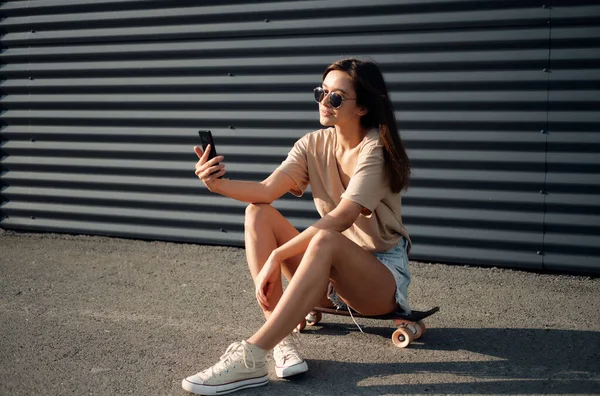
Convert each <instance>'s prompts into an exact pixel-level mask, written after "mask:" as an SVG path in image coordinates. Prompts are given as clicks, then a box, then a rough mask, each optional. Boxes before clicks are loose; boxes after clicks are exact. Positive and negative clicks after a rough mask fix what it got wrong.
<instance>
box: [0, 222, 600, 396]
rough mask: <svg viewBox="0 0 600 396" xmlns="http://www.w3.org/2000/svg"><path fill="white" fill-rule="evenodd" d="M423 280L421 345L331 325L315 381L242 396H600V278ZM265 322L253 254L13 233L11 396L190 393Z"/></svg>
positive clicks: (8, 275)
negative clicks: (197, 377)
mask: <svg viewBox="0 0 600 396" xmlns="http://www.w3.org/2000/svg"><path fill="white" fill-rule="evenodd" d="M410 267H411V271H412V275H413V283H412V284H411V286H410V288H409V300H410V302H411V304H412V305H413V307H414V308H415V309H428V308H430V307H433V306H440V309H441V310H440V312H438V313H436V314H435V315H433V316H432V317H430V318H428V319H427V320H426V323H427V325H428V331H427V333H426V334H425V335H424V336H423V337H422V338H421V339H420V340H418V341H417V342H415V343H413V344H411V345H410V346H409V347H408V348H406V349H399V348H397V347H395V346H394V345H393V344H392V342H391V334H392V332H393V331H394V327H393V323H391V322H390V321H377V320H372V319H358V323H359V324H360V325H361V327H362V328H363V331H364V332H365V333H364V334H363V333H361V332H360V331H359V330H358V328H357V327H356V326H355V325H354V323H353V322H352V320H351V319H350V318H347V317H341V316H331V315H325V316H324V318H323V322H322V323H320V324H319V325H317V326H314V327H309V328H307V330H305V331H304V332H303V333H302V336H301V342H302V344H301V349H302V351H303V354H304V356H305V358H306V359H307V361H308V365H309V371H308V372H307V373H305V374H302V375H300V376H297V377H295V378H293V379H290V380H282V379H278V378H276V377H275V373H274V368H273V366H272V365H273V361H272V358H271V357H269V364H270V373H269V376H270V378H271V381H270V383H269V385H267V386H264V387H261V388H255V389H253V390H247V391H241V392H238V393H235V394H237V395H250V394H264V395H308V394H310V395H379V394H390V395H406V394H411V395H412V394H423V395H433V394H445V395H448V394H449V395H458V394H460V395H467V394H469V395H492V394H497V395H509V394H510V395H538V394H556V395H576V394H577V395H579V394H600V279H598V278H594V277H587V276H574V275H565V274H541V273H535V272H526V271H518V270H508V269H499V268H477V267H470V266H457V265H443V264H425V263H416V262H411V264H410ZM262 322H263V318H262V315H261V313H260V310H259V308H258V305H257V303H256V301H255V299H254V288H253V284H252V280H251V278H250V275H249V273H248V270H247V266H246V263H245V258H244V250H243V249H239V248H230V247H216V246H201V245H194V244H179V243H166V242H150V241H137V240H127V239H118V238H106V237H97V236H71V235H58V234H27V233H15V232H9V231H4V230H0V395H3V396H4V395H37V394H40V395H119V394H133V395H186V394H187V393H185V392H184V391H183V390H182V389H181V388H180V384H181V379H182V378H184V377H186V376H188V375H191V374H193V373H195V372H197V371H199V370H201V369H204V368H207V367H209V366H211V365H212V364H214V363H215V362H216V361H217V360H218V359H219V357H220V356H221V354H223V353H224V351H225V349H226V348H227V346H228V345H229V344H230V343H232V342H234V341H239V340H242V339H245V338H248V337H249V336H250V335H251V334H252V333H253V332H254V331H255V330H256V329H258V328H259V327H260V325H261V323H262Z"/></svg>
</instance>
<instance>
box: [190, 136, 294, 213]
mask: <svg viewBox="0 0 600 396" xmlns="http://www.w3.org/2000/svg"><path fill="white" fill-rule="evenodd" d="M194 151H195V152H196V155H197V156H198V162H197V163H196V175H197V176H198V178H199V179H200V180H202V181H203V182H204V184H205V185H206V187H207V188H208V189H209V190H210V191H212V192H214V193H217V194H220V195H224V196H226V197H229V198H233V199H235V200H238V201H242V202H248V203H268V204H270V203H271V202H273V201H275V200H276V199H277V198H279V197H281V196H282V195H283V194H285V193H286V192H288V191H289V190H290V189H291V188H292V187H294V185H295V183H294V180H293V179H292V178H291V177H289V176H288V175H286V174H285V173H283V172H278V171H275V172H273V173H272V174H271V175H270V176H269V177H268V178H267V179H265V180H264V181H262V182H253V181H243V180H229V179H219V177H221V176H223V175H224V174H225V165H224V164H223V159H224V157H223V156H222V155H220V156H217V157H215V158H213V159H212V160H210V161H207V158H208V153H209V152H210V146H209V147H207V149H206V152H204V153H203V152H202V149H200V148H199V147H194ZM218 163H220V164H219V165H217V164H218Z"/></svg>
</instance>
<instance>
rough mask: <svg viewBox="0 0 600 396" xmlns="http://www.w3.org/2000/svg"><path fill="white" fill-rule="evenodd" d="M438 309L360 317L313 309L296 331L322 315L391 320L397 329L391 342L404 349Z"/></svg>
mask: <svg viewBox="0 0 600 396" xmlns="http://www.w3.org/2000/svg"><path fill="white" fill-rule="evenodd" d="M439 310H440V307H434V308H432V309H430V310H429V311H412V312H411V313H410V314H406V313H404V312H390V313H388V314H385V315H376V316H369V315H362V314H360V313H358V312H356V311H354V310H352V315H350V312H349V311H348V310H343V309H335V308H326V307H315V308H314V309H313V310H312V311H311V312H310V313H309V314H308V315H307V316H306V318H305V319H304V320H303V321H302V322H300V324H299V325H298V331H302V330H304V329H305V328H306V326H307V325H308V326H314V325H316V324H317V323H319V322H320V321H321V319H322V318H323V314H324V313H326V314H329V315H341V316H353V317H355V318H366V319H377V320H393V321H394V323H395V325H396V326H397V327H398V328H397V329H396V331H394V334H392V342H393V343H394V345H396V346H397V347H398V348H406V347H407V346H409V345H410V343H411V342H413V341H414V340H418V339H419V338H421V336H422V335H423V334H424V333H425V331H426V330H427V327H426V326H425V323H423V319H425V318H427V317H429V316H431V315H433V314H434V313H436V312H438V311H439Z"/></svg>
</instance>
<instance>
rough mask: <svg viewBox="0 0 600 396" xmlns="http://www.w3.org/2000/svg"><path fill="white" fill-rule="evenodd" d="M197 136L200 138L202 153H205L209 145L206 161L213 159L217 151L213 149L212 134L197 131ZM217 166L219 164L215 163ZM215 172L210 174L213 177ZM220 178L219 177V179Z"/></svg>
mask: <svg viewBox="0 0 600 396" xmlns="http://www.w3.org/2000/svg"><path fill="white" fill-rule="evenodd" d="M198 135H199V136H200V143H201V144H202V151H206V148H207V147H208V145H209V144H210V153H208V159H207V161H210V160H211V159H213V158H215V157H216V156H217V155H218V154H217V149H216V148H215V141H214V140H213V137H212V133H211V132H210V131H198ZM217 165H219V163H217ZM215 173H216V172H213V173H211V175H214V174H215ZM221 177H222V176H220V177H219V179H220V178H221Z"/></svg>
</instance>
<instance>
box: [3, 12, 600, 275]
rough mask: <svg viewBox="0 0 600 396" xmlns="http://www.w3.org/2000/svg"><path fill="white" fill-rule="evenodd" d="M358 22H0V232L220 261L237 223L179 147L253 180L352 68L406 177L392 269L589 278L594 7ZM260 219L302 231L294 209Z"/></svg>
mask: <svg viewBox="0 0 600 396" xmlns="http://www.w3.org/2000/svg"><path fill="white" fill-rule="evenodd" d="M567 3H568V4H567ZM175 4H177V7H174V5H175ZM198 4H202V6H198ZM365 4H367V2H365V1H363V0H360V1H359V0H345V1H341V0H339V1H289V2H283V1H253V2H245V3H244V2H242V1H203V2H194V1H178V2H173V1H164V0H163V1H154V0H145V1H139V0H137V1H135V0H112V1H111V0H98V1H93V0H87V1H84V0H70V1H67V0H48V1H14V2H4V3H1V5H0V14H1V15H2V17H3V19H2V22H1V23H0V28H1V29H2V32H3V36H2V40H1V43H2V46H3V52H2V56H1V59H0V61H1V62H2V65H1V66H2V67H1V69H0V74H1V78H2V86H1V90H2V95H3V96H2V102H1V104H2V116H1V119H2V131H1V133H2V177H1V182H2V199H3V202H2V207H1V210H2V212H1V214H2V215H3V218H2V220H1V223H0V225H1V226H2V227H3V228H6V229H24V230H40V231H57V232H71V233H89V234H106V235H115V236H126V237H135V238H152V239H154V238H156V239H165V240H174V241H192V242H201V243H215V244H231V245H242V244H243V215H244V207H245V205H243V204H241V203H237V202H235V201H233V200H230V199H228V198H223V197H220V196H216V195H213V194H211V193H209V192H208V191H207V190H206V189H204V188H203V186H202V184H201V183H200V182H199V181H198V180H197V179H196V178H195V176H194V173H193V170H194V168H193V165H194V163H195V154H194V153H193V151H192V146H193V145H195V144H198V139H197V133H196V131H197V130H199V129H211V130H212V131H213V134H214V136H215V139H216V142H217V145H218V150H219V152H220V153H222V154H224V155H225V156H226V163H227V165H228V171H229V174H228V175H229V177H231V178H241V179H248V180H261V179H263V178H264V177H266V175H268V174H269V173H270V172H271V171H272V170H273V169H275V167H276V166H277V165H278V164H279V163H280V161H281V160H282V159H283V158H285V155H286V153H287V151H288V150H289V148H290V147H291V146H292V144H293V143H294V141H295V140H296V139H298V138H299V137H301V136H302V135H303V134H305V133H306V132H308V131H311V130H314V129H316V128H318V127H319V124H318V114H317V107H316V104H314V103H313V101H312V92H311V90H312V88H313V87H314V86H316V85H318V84H319V83H320V76H321V73H322V71H323V70H324V68H325V67H326V66H327V65H328V64H330V63H331V62H333V61H335V60H337V59H339V58H341V57H346V56H359V57H369V58H371V59H373V60H375V61H377V62H378V63H379V64H380V66H381V68H382V70H383V71H384V74H385V77H386V80H387V82H388V85H389V87H390V90H391V92H392V98H393V100H394V104H395V107H396V110H397V118H398V123H399V127H400V129H401V133H402V136H403V138H404V140H405V142H406V145H407V147H408V150H409V156H410V157H411V159H412V161H413V165H414V178H413V180H412V184H411V189H410V190H409V193H408V194H407V195H406V197H405V198H404V201H403V202H404V220H405V222H406V224H407V226H408V228H409V231H410V232H411V234H412V236H413V239H414V242H415V247H414V249H413V252H412V257H411V258H413V259H417V260H431V261H442V262H451V263H463V264H482V265H494V266H512V267H520V268H532V269H542V268H548V269H568V270H573V271H578V270H583V271H593V272H600V221H599V219H600V213H599V209H600V203H599V202H600V199H599V198H600V187H599V186H600V183H598V182H599V176H600V158H599V156H598V154H599V153H600V137H599V136H600V135H599V133H598V132H599V130H600V118H599V115H598V111H597V109H598V103H599V96H598V92H599V90H600V67H599V63H600V55H598V54H599V53H600V51H598V49H599V47H600V44H599V40H598V39H599V37H600V34H599V29H600V23H599V17H598V15H599V14H600V9H599V7H598V6H597V5H594V3H593V2H587V4H586V2H566V1H563V2H560V3H559V2H558V1H555V4H550V3H549V2H544V1H538V0H536V1H531V0H530V1H527V0H524V1H491V0H489V1H487V0H486V1H466V0H463V1H459V0H435V1H433V0H419V1H417V0H372V1H370V2H368V5H365ZM275 206H276V207H277V208H279V209H280V210H282V212H283V213H284V214H286V215H287V216H289V217H290V218H291V220H292V222H293V224H294V225H296V226H297V227H299V228H304V227H306V226H308V225H309V224H311V222H312V221H314V219H315V216H316V212H315V210H314V205H313V203H312V200H311V197H310V195H307V196H305V197H304V198H303V199H297V198H293V197H291V196H286V197H285V198H284V199H282V200H280V201H278V202H277V203H276V205H275Z"/></svg>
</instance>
